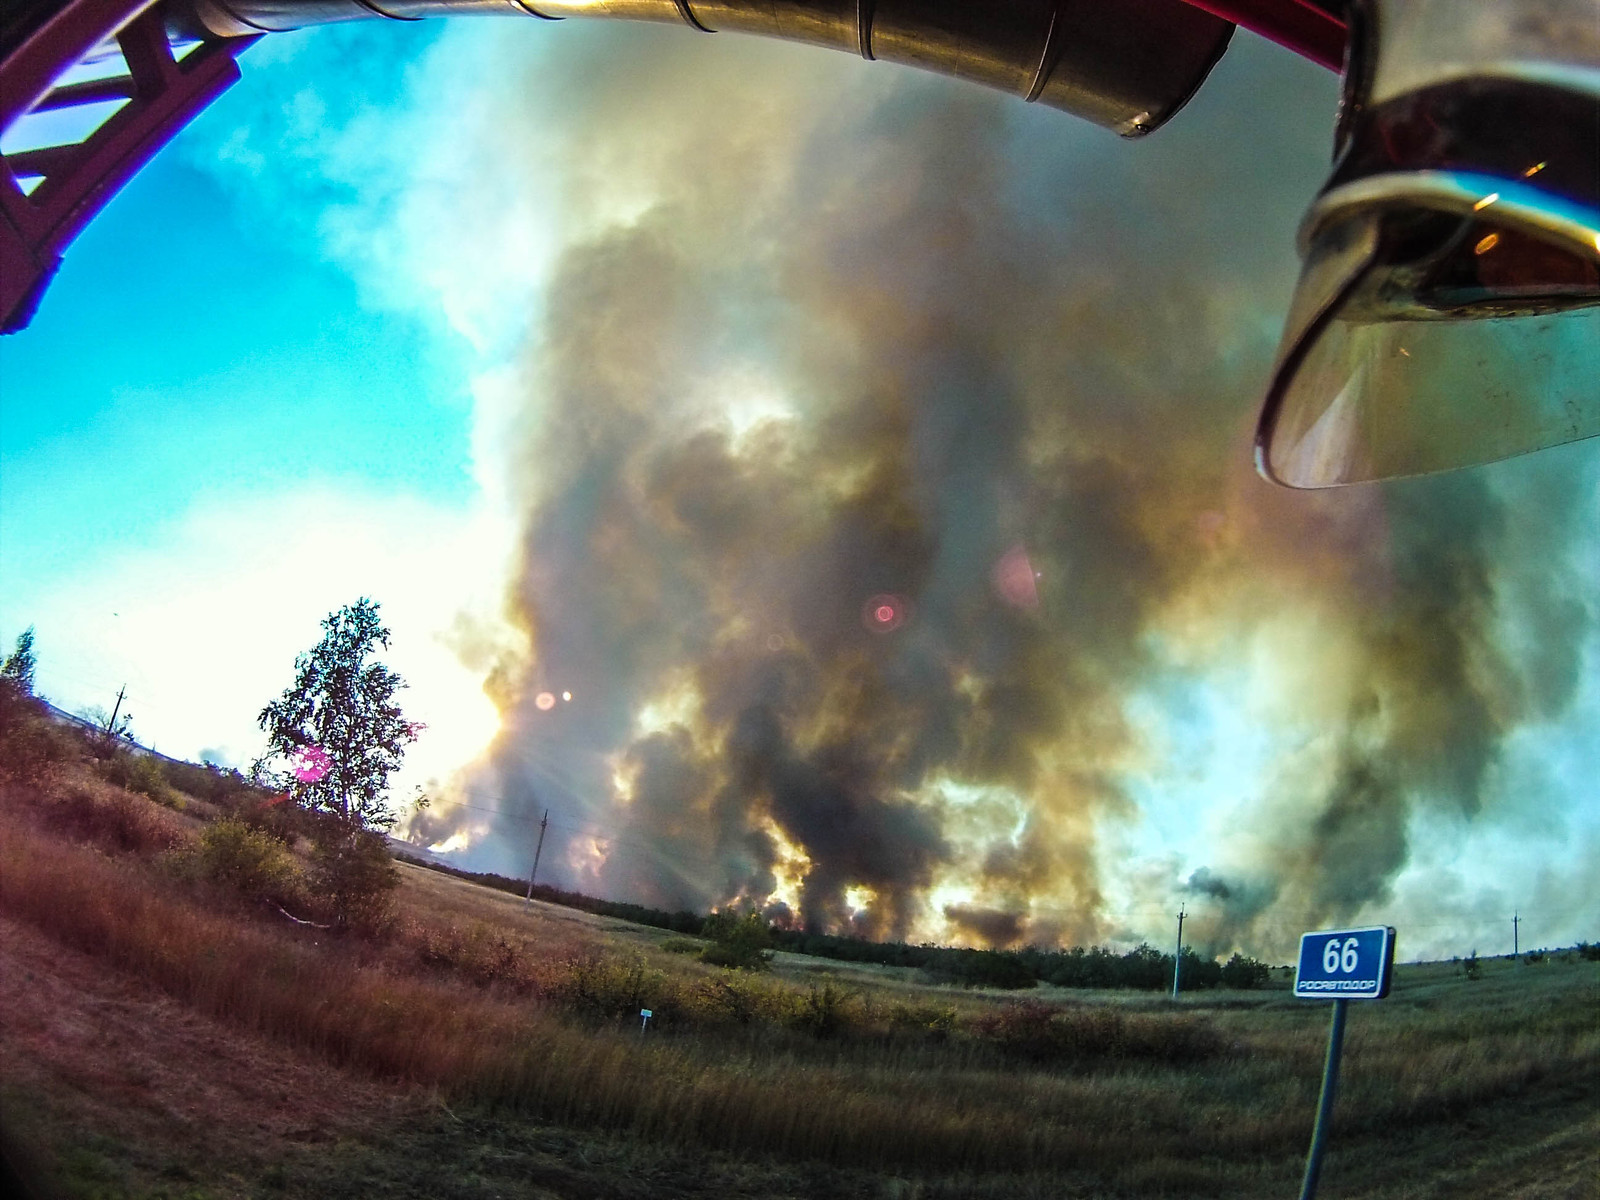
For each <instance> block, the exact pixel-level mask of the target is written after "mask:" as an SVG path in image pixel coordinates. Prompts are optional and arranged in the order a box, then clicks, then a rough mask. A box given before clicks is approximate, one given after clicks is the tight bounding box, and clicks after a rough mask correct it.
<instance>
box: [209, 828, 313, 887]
mask: <svg viewBox="0 0 1600 1200" xmlns="http://www.w3.org/2000/svg"><path fill="white" fill-rule="evenodd" d="M195 857H196V862H197V865H198V867H199V871H200V874H201V875H203V876H204V877H205V878H207V879H209V880H211V881H212V882H213V883H220V884H222V885H223V886H224V887H227V888H230V889H232V890H233V891H236V892H238V893H239V894H240V895H242V896H246V897H249V898H250V899H252V900H270V901H272V902H273V903H275V904H284V903H292V902H297V901H300V900H303V898H304V890H303V880H302V876H301V873H300V868H299V867H298V866H296V865H295V861H294V859H293V858H291V857H290V855H289V853H288V851H286V850H285V849H284V848H283V846H282V845H281V844H280V843H279V842H277V841H275V840H274V839H272V838H270V837H268V836H266V835H265V834H263V833H261V832H260V831H258V830H255V829H251V828H250V827H249V826H248V825H246V824H245V823H244V822H243V821H238V820H235V819H233V818H231V817H229V818H226V819H224V820H221V821H213V822H212V823H211V824H210V825H207V826H206V828H205V830H204V832H202V833H201V834H200V844H199V846H198V847H197V848H196V851H195Z"/></svg>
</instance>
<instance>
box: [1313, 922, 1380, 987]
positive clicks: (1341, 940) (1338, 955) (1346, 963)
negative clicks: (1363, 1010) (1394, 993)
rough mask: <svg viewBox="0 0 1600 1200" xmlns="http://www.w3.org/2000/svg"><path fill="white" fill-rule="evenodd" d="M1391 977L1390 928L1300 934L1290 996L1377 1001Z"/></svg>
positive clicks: (1374, 926)
mask: <svg viewBox="0 0 1600 1200" xmlns="http://www.w3.org/2000/svg"><path fill="white" fill-rule="evenodd" d="M1393 974H1394V927H1393V926H1390V925H1372V926H1369V927H1368V928H1366V929H1323V930H1319V931H1317V932H1316V933H1302V934H1301V935H1300V962H1299V964H1298V965H1297V966H1296V967H1295V972H1294V994H1295V995H1296V996H1298V997H1299V998H1300V999H1302V1000H1381V999H1383V997H1385V996H1387V995H1388V994H1389V977H1390V976H1391V975H1393Z"/></svg>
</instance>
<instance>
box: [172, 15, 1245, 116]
mask: <svg viewBox="0 0 1600 1200" xmlns="http://www.w3.org/2000/svg"><path fill="white" fill-rule="evenodd" d="M484 14H497V15H501V16H522V17H530V16H531V17H538V18H543V19H546V20H555V19H564V18H568V17H592V18H609V19H615V20H633V21H653V22H658V23H665V24H671V25H679V26H685V27H687V28H690V29H693V30H696V31H699V32H703V33H722V32H729V33H750V34H758V35H761V36H765V37H773V38H780V39H783V40H786V41H794V42H806V43H809V44H811V45H816V46H824V47H828V48H831V49H835V50H843V51H845V52H847V53H849V54H854V55H859V56H860V57H862V58H866V59H881V60H883V61H885V62H893V63H901V64H905V65H907V66H913V67H920V68H922V69H923V70H928V71H934V72H937V73H939V74H943V75H950V76H954V77H956V78H959V79H965V80H969V81H971V82H974V83H981V84H984V85H986V86H988V87H993V88H998V89H1000V90H1002V91H1006V92H1009V93H1011V94H1012V95H1014V96H1018V97H1020V98H1022V99H1025V100H1028V101H1030V102H1037V103H1039V104H1043V105H1045V106H1046V107H1049V108H1056V109H1061V110H1063V111H1065V112H1070V113H1073V114H1075V115H1077V116H1080V117H1084V118H1086V119H1087V120H1090V121H1093V122H1095V123H1096V124H1097V125H1102V126H1105V127H1107V128H1109V129H1113V130H1115V131H1116V132H1117V133H1119V134H1121V135H1122V136H1124V137H1138V136H1140V135H1141V134H1145V133H1148V132H1150V131H1151V130H1153V129H1155V128H1157V127H1158V126H1159V125H1161V124H1162V123H1163V122H1164V121H1166V120H1167V119H1168V118H1169V117H1170V116H1172V114H1173V113H1175V112H1177V110H1178V109H1179V108H1181V107H1183V104H1184V103H1185V101H1187V100H1188V99H1189V97H1190V96H1191V95H1193V94H1194V91H1195V89H1196V88H1198V87H1199V86H1200V85H1201V83H1203V82H1204V81H1205V78H1206V75H1207V74H1208V73H1209V72H1210V70H1211V68H1212V66H1214V65H1215V64H1216V62H1217V60H1218V59H1219V58H1220V57H1221V56H1222V53H1223V51H1224V50H1225V49H1226V48H1227V45H1228V39H1229V38H1230V37H1231V36H1232V33H1233V28H1234V27H1233V25H1232V24H1231V23H1229V22H1228V21H1225V20H1223V19H1221V18H1220V17H1218V16H1215V15H1213V14H1212V13H1210V12H1206V11H1204V10H1202V9H1201V8H1199V7H1197V6H1196V5H1195V4H1193V3H1188V2H1185V0H1120V2H1119V3H1117V4H1106V3H1101V2H1099V0H175V3H174V4H173V5H172V6H171V7H170V8H169V9H168V21H169V24H170V25H171V27H172V28H173V29H174V31H175V32H179V33H183V34H187V35H190V36H197V35H198V36H212V37H219V36H220V37H237V36H243V35H247V34H254V33H273V32H279V31H283V30H289V29H297V28H301V27H303V26H307V25H323V24H329V23H332V22H337V21H358V20H370V19H373V18H375V17H386V18H389V19H392V20H402V21H414V20H420V19H422V18H425V17H445V16H466V15H484Z"/></svg>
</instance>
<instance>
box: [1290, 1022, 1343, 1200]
mask: <svg viewBox="0 0 1600 1200" xmlns="http://www.w3.org/2000/svg"><path fill="white" fill-rule="evenodd" d="M1349 1003H1350V1002H1349V1001H1348V1000H1346V999H1345V998H1344V997H1343V996H1340V997H1338V998H1336V999H1335V1000H1334V1002H1333V1017H1332V1018H1331V1020H1330V1021H1329V1024H1328V1057H1327V1058H1326V1059H1325V1060H1324V1061H1323V1064H1322V1098H1321V1099H1320V1100H1318V1102H1317V1123H1316V1124H1315V1125H1314V1126H1312V1129H1311V1149H1310V1150H1309V1151H1308V1152H1307V1153H1306V1174H1305V1178H1304V1179H1303V1180H1302V1181H1301V1183H1300V1200H1316V1195H1317V1178H1318V1177H1319V1176H1320V1175H1321V1174H1322V1151H1323V1148H1324V1147H1325V1146H1326V1145H1327V1141H1328V1129H1329V1127H1330V1126H1331V1125H1332V1124H1333V1096H1334V1093H1335V1092H1337V1091H1338V1090H1339V1058H1340V1056H1341V1055H1342V1054H1343V1053H1344V1010H1345V1005H1347V1004H1349Z"/></svg>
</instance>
